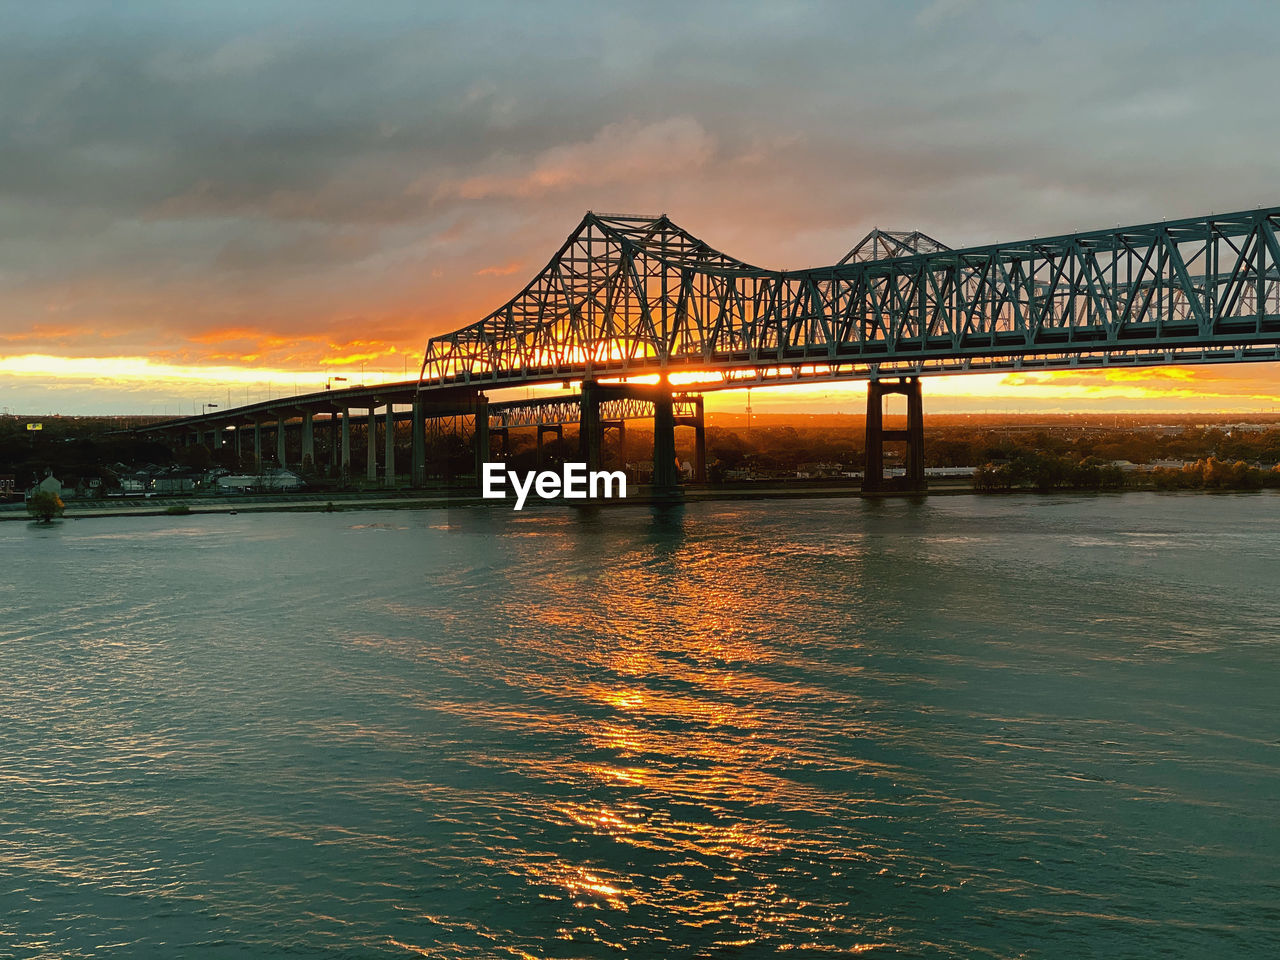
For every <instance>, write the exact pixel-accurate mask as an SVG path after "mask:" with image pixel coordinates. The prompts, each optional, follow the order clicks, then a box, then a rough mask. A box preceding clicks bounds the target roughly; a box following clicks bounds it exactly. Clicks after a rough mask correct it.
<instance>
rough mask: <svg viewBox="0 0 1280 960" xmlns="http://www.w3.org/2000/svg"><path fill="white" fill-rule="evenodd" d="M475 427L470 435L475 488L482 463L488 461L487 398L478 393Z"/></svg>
mask: <svg viewBox="0 0 1280 960" xmlns="http://www.w3.org/2000/svg"><path fill="white" fill-rule="evenodd" d="M475 418H476V428H475V433H474V434H473V435H472V441H473V443H474V446H475V454H476V488H477V489H479V487H480V484H481V482H482V480H483V477H484V465H485V464H486V463H488V462H489V398H488V397H486V396H485V395H484V394H480V395H479V396H477V397H476V398H475Z"/></svg>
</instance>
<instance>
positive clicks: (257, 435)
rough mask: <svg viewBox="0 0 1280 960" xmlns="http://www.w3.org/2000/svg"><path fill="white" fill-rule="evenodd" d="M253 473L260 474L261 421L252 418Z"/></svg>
mask: <svg viewBox="0 0 1280 960" xmlns="http://www.w3.org/2000/svg"><path fill="white" fill-rule="evenodd" d="M253 472H254V473H261V472H262V421H261V420H259V419H258V418H257V417H254V418H253Z"/></svg>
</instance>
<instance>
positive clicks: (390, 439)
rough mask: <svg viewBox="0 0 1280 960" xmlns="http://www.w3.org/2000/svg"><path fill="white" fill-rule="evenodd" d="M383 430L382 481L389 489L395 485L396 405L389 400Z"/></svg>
mask: <svg viewBox="0 0 1280 960" xmlns="http://www.w3.org/2000/svg"><path fill="white" fill-rule="evenodd" d="M383 431H384V433H383V447H384V451H383V452H384V453H385V454H386V457H387V465H386V468H385V470H384V477H383V483H384V485H385V486H386V487H387V489H388V490H391V489H394V488H395V485H396V405H395V404H394V403H392V402H390V401H387V418H386V425H385V426H384V427H383Z"/></svg>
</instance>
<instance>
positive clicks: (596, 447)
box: [578, 381, 604, 471]
mask: <svg viewBox="0 0 1280 960" xmlns="http://www.w3.org/2000/svg"><path fill="white" fill-rule="evenodd" d="M600 399H601V398H600V390H599V387H597V386H596V385H595V384H594V383H590V382H587V381H583V384H582V396H581V397H580V398H579V400H578V404H579V407H578V409H579V413H578V456H580V457H581V458H582V461H583V462H584V463H585V464H586V465H587V470H588V471H594V470H599V469H600V468H601V462H600V461H601V447H602V446H603V441H604V425H603V424H602V423H601V422H600Z"/></svg>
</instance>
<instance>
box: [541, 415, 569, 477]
mask: <svg viewBox="0 0 1280 960" xmlns="http://www.w3.org/2000/svg"><path fill="white" fill-rule="evenodd" d="M548 433H554V434H555V435H556V439H557V440H561V441H563V440H564V424H562V423H553V424H545V423H540V424H538V469H539V470H541V469H542V465H543V455H542V438H543V437H544V436H546V435H547V434H548Z"/></svg>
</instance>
